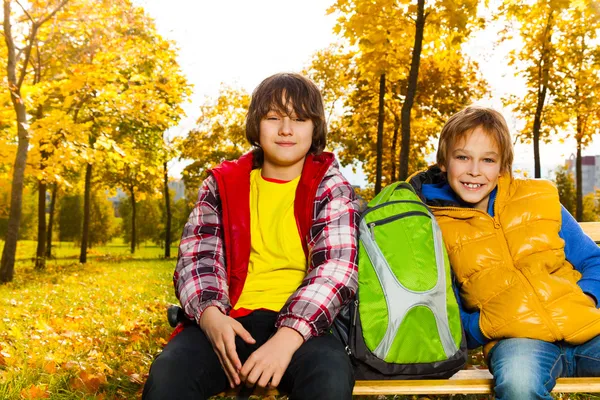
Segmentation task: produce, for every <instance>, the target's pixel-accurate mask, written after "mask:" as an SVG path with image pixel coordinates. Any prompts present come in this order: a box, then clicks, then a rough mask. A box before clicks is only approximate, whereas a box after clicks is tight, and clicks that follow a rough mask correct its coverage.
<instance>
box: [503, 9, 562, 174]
mask: <svg viewBox="0 0 600 400" xmlns="http://www.w3.org/2000/svg"><path fill="white" fill-rule="evenodd" d="M569 1H570V0H535V1H533V2H531V1H528V0H505V1H504V3H503V4H502V6H501V7H500V8H499V10H498V13H497V16H499V17H500V18H506V20H507V21H508V24H509V27H508V28H506V29H505V30H504V31H503V35H502V38H501V40H506V39H512V38H513V34H514V33H513V31H512V30H511V29H510V26H511V25H510V24H512V23H517V24H518V26H519V28H518V36H519V39H520V40H521V41H522V45H520V46H519V47H518V48H517V49H514V50H512V51H511V52H510V54H509V65H511V66H515V67H516V72H515V76H516V77H522V78H524V79H525V84H526V87H527V92H526V94H525V97H523V96H517V95H511V96H509V97H507V98H506V99H504V102H505V104H506V105H507V106H509V107H512V109H513V110H514V111H515V112H516V114H517V115H518V116H519V117H520V118H521V119H523V120H524V121H525V127H524V128H523V130H522V131H521V132H520V133H519V135H518V139H519V140H520V141H521V142H523V143H533V157H534V176H535V178H540V177H541V161H540V141H548V140H550V138H551V134H552V132H555V131H556V130H557V129H559V128H561V127H562V126H563V124H564V118H562V115H561V114H560V113H559V112H557V110H556V109H555V108H554V107H553V105H552V103H551V102H549V99H551V96H552V95H554V92H555V86H556V84H557V82H558V79H559V77H558V75H557V73H556V43H555V42H556V36H557V35H556V29H557V27H556V26H557V21H558V20H559V19H560V18H561V12H562V10H564V9H565V8H566V7H567V6H568V5H569Z"/></svg>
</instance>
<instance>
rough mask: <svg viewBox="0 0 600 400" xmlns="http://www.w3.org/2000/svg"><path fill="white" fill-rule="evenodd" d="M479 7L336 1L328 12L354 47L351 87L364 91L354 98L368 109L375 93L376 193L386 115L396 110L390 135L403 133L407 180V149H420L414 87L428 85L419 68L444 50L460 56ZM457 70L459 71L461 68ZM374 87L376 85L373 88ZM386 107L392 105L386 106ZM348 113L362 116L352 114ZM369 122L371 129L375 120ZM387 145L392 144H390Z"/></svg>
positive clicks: (402, 172) (401, 172) (402, 168)
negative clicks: (413, 125)
mask: <svg viewBox="0 0 600 400" xmlns="http://www.w3.org/2000/svg"><path fill="white" fill-rule="evenodd" d="M477 4H478V2H477V1H472V0H468V1H464V0H462V1H440V2H431V3H428V4H425V2H419V1H417V3H416V4H413V3H412V2H410V1H401V2H397V1H391V0H381V1H375V2H371V1H363V0H354V1H348V0H338V1H337V2H336V3H335V4H334V5H333V6H332V7H331V9H330V12H337V13H338V14H339V15H340V16H339V18H338V24H337V26H336V28H335V29H336V32H337V33H340V34H341V35H343V38H344V39H346V40H347V41H348V42H349V44H350V46H356V47H357V48H358V52H357V58H356V65H357V74H356V76H355V78H356V80H357V82H359V81H362V82H361V83H359V84H356V85H355V87H357V90H358V91H362V95H361V96H358V97H357V96H354V95H353V97H354V98H355V99H356V100H358V101H359V102H364V104H370V105H371V106H372V103H373V100H372V96H373V95H374V93H377V107H378V108H377V121H378V122H377V127H378V132H377V141H376V143H377V148H376V150H375V154H376V156H375V158H376V168H375V169H376V171H375V191H376V192H377V191H378V190H379V188H380V186H381V182H382V176H381V175H382V174H383V169H384V168H385V167H384V166H383V157H384V156H383V147H384V146H383V143H385V142H386V140H385V136H386V134H385V133H384V130H383V129H382V128H383V125H384V121H385V120H386V115H387V114H388V113H390V112H391V110H395V109H398V112H397V114H398V115H397V116H396V117H394V130H398V129H397V128H399V131H398V132H401V137H400V143H398V137H397V134H396V143H397V147H398V148H399V150H400V156H399V157H398V158H399V163H398V176H399V178H400V179H405V178H406V176H407V174H408V165H409V160H410V155H411V147H415V145H418V144H417V143H416V142H418V141H414V140H413V139H414V137H415V136H416V135H415V132H411V121H412V122H414V112H413V111H416V112H418V111H417V110H413V107H414V106H415V105H418V90H417V88H419V90H420V85H421V84H426V82H425V81H424V80H423V79H422V74H421V73H420V69H421V65H422V63H423V62H424V60H425V58H433V57H435V55H436V53H437V52H440V51H443V50H444V49H452V52H457V53H461V50H460V44H461V43H462V42H463V41H464V40H465V39H466V38H467V37H468V36H469V34H470V33H471V31H472V29H473V28H474V27H476V26H479V25H480V23H481V21H479V20H478V19H477V18H476V17H475V15H476V11H477ZM440 61H441V62H444V60H440ZM471 66H473V65H472V64H471ZM459 68H461V69H462V68H463V65H460V66H459ZM445 69H446V68H445ZM446 70H447V69H446ZM479 81H480V79H478V80H476V81H475V82H474V83H475V85H474V86H475V87H476V88H479V86H480V85H479ZM375 82H378V85H377V87H376V86H375ZM367 88H369V89H368V90H366V89H367ZM370 93H373V95H371V94H370ZM365 96H366V97H365ZM351 97H352V96H351ZM389 102H395V103H396V104H395V105H391V106H390V105H389ZM349 108H350V109H351V108H352V107H351V106H350V107H349ZM386 109H387V110H388V111H386ZM352 112H354V113H355V114H358V115H364V114H360V113H357V112H356V111H355V110H353V111H352ZM392 115H393V113H392ZM371 123H372V124H374V121H373V122H371ZM411 141H412V142H413V143H412V144H411ZM391 142H392V144H393V143H394V139H392V141H391ZM388 143H389V142H388ZM392 147H393V145H392ZM394 168H395V167H394ZM394 175H395V173H394Z"/></svg>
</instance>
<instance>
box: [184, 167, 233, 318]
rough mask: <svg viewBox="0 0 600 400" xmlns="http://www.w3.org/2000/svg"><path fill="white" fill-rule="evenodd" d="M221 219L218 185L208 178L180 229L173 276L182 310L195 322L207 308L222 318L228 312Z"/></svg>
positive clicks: (211, 178)
mask: <svg viewBox="0 0 600 400" xmlns="http://www.w3.org/2000/svg"><path fill="white" fill-rule="evenodd" d="M221 215H222V211H221V201H220V198H219V194H218V190H217V183H216V181H215V179H214V178H213V177H212V176H210V177H209V178H207V179H206V180H205V181H204V182H203V183H202V186H201V187H200V190H199V193H198V201H197V203H196V205H195V206H194V209H193V210H192V212H191V214H190V216H189V218H188V221H187V223H186V224H185V226H184V228H183V234H182V236H181V241H180V244H179V257H178V260H177V266H176V268H175V273H174V275H173V283H174V285H175V294H176V296H177V298H178V299H179V301H180V303H181V306H182V308H183V309H184V311H185V313H186V314H187V316H188V317H190V318H194V319H195V320H196V321H197V322H198V321H200V317H201V316H202V313H203V312H204V310H205V309H206V308H207V307H209V306H216V307H218V308H219V309H220V310H221V312H223V314H227V312H228V311H229V309H230V303H229V295H228V286H227V273H226V269H225V254H224V253H223V237H222V234H223V233H222V229H223V228H222V221H221Z"/></svg>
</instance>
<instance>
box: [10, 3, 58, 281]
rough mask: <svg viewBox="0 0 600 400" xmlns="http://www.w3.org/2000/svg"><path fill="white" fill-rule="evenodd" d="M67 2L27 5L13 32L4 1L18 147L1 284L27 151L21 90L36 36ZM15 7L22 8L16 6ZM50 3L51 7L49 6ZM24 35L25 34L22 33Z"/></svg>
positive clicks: (13, 239) (18, 214)
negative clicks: (17, 33)
mask: <svg viewBox="0 0 600 400" xmlns="http://www.w3.org/2000/svg"><path fill="white" fill-rule="evenodd" d="M67 1H68V0H61V1H60V2H58V1H56V2H45V1H44V2H36V1H32V2H29V4H28V5H29V8H25V7H22V8H21V11H22V14H20V15H19V16H17V17H16V19H17V25H18V29H14V30H13V25H12V18H13V12H12V7H11V6H12V3H13V2H12V1H11V0H4V1H3V4H4V8H3V10H4V19H3V28H4V40H5V42H6V51H7V59H6V60H7V63H6V71H7V81H8V90H9V92H10V96H11V101H12V104H13V108H14V112H15V122H16V126H17V133H18V135H17V137H18V146H17V154H16V157H15V162H14V167H13V177H12V189H11V201H10V214H9V219H8V226H7V232H6V240H5V243H4V249H3V252H2V260H1V262H0V282H10V281H11V280H12V278H13V275H14V267H15V254H16V250H17V236H18V231H19V225H20V220H21V201H22V195H23V178H24V174H25V163H26V161H27V150H28V147H29V132H28V127H29V125H28V121H27V113H28V111H27V109H26V106H25V102H24V100H23V97H22V88H23V84H24V83H25V80H26V78H27V77H28V73H29V72H30V59H31V54H32V50H33V48H34V46H39V45H40V44H39V42H38V40H37V35H38V32H39V30H40V27H42V26H43V25H44V24H46V23H47V22H48V21H50V20H51V19H52V17H53V16H54V15H56V14H57V13H58V12H59V11H60V9H62V8H63V7H64V6H65V5H66V4H67ZM15 3H16V4H19V5H21V4H20V3H19V2H15ZM48 3H50V4H48ZM15 32H24V35H23V37H18V36H14V34H15ZM25 32H26V33H25Z"/></svg>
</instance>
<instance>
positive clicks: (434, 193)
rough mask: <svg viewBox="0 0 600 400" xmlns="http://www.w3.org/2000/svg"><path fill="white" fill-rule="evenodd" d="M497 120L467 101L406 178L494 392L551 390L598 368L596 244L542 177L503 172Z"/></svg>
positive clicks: (506, 395) (516, 395)
mask: <svg viewBox="0 0 600 400" xmlns="http://www.w3.org/2000/svg"><path fill="white" fill-rule="evenodd" d="M512 162H513V149H512V144H511V138H510V133H509V130H508V127H507V125H506V121H505V120H504V118H503V117H502V115H501V114H500V113H498V112H497V111H494V110H492V109H489V108H484V107H475V106H473V107H467V108H466V109H464V110H462V111H460V112H459V113H457V114H455V115H454V116H452V117H451V118H450V119H449V120H448V122H447V123H446V125H445V126H444V128H443V129H442V132H441V135H440V139H439V147H438V152H437V164H436V165H434V166H432V167H430V168H428V169H427V170H425V171H422V172H419V173H417V174H415V175H413V176H412V177H411V178H409V181H410V183H411V184H412V185H413V187H414V188H415V189H416V191H417V192H418V193H419V194H420V196H421V198H422V200H423V201H424V202H426V203H427V204H428V205H429V206H430V207H431V209H432V211H433V213H434V215H435V216H436V219H437V221H438V223H439V225H440V228H441V229H442V233H443V236H444V242H445V243H446V248H447V251H448V256H449V258H450V263H451V265H452V270H453V272H454V276H455V290H456V292H457V297H458V299H459V305H460V306H461V319H462V322H463V325H464V328H465V331H466V335H467V342H468V344H469V347H471V348H474V347H478V346H481V345H483V346H484V354H485V355H486V356H487V360H488V365H489V367H490V371H491V372H492V374H493V375H494V379H495V394H496V398H497V399H515V400H520V399H548V400H549V399H551V398H552V396H551V395H550V392H551V390H552V388H553V387H554V385H555V384H556V379H557V378H559V377H563V376H600V336H599V335H600V310H598V308H597V306H598V304H597V303H598V299H599V298H600V248H599V247H598V246H597V245H596V244H595V243H594V242H593V241H592V240H591V239H590V238H589V237H587V236H586V235H585V234H584V233H583V231H582V230H581V227H580V226H579V225H578V224H577V222H576V221H575V220H574V219H573V217H572V216H571V215H570V214H569V213H568V211H566V209H565V208H564V207H562V206H561V204H560V201H559V197H558V191H557V189H556V187H555V186H554V184H553V183H552V182H550V181H546V180H539V179H516V178H514V177H513V176H512Z"/></svg>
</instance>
